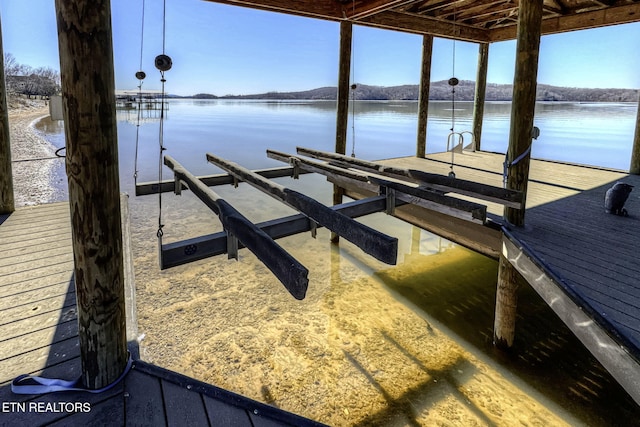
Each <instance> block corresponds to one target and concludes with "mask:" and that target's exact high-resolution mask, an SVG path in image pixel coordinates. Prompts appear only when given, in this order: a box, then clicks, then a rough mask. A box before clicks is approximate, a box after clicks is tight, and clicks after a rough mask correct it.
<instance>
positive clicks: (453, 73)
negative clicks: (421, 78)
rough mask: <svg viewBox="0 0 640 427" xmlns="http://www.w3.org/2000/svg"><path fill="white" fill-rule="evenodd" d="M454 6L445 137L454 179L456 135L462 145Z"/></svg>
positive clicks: (451, 174)
mask: <svg viewBox="0 0 640 427" xmlns="http://www.w3.org/2000/svg"><path fill="white" fill-rule="evenodd" d="M456 12H457V11H456V6H455V4H454V6H453V34H452V35H453V46H452V49H451V56H452V58H451V76H452V77H451V78H450V79H449V86H451V132H450V133H449V136H448V137H447V150H449V149H450V150H451V165H450V166H449V169H450V172H449V177H451V178H455V177H456V174H455V172H454V171H453V156H454V151H455V146H456V145H455V136H456V135H458V137H459V141H458V142H459V143H462V134H460V133H456V131H455V129H456V86H457V85H458V83H460V81H459V80H458V79H457V78H456V39H455V37H456ZM451 141H453V144H451V148H449V142H451Z"/></svg>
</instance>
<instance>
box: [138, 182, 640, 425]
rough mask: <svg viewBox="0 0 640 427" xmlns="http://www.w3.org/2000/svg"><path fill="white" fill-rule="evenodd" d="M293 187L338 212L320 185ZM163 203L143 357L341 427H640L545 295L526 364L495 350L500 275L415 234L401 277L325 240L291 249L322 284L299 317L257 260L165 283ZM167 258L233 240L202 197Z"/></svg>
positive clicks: (525, 336) (184, 203) (212, 265)
mask: <svg viewBox="0 0 640 427" xmlns="http://www.w3.org/2000/svg"><path fill="white" fill-rule="evenodd" d="M280 182H281V183H283V184H284V185H287V186H290V187H294V188H297V189H299V190H302V191H305V192H307V193H311V195H313V196H314V197H316V198H318V199H320V200H321V201H323V202H325V203H328V202H329V200H328V199H329V197H330V188H331V187H330V186H329V185H328V184H327V183H326V181H324V180H323V179H322V178H320V177H303V178H302V179H301V180H299V181H293V180H290V179H282V180H280ZM215 191H216V192H218V193H219V194H220V195H222V196H223V197H224V198H225V199H227V200H228V201H230V202H231V203H232V204H233V205H234V206H236V207H237V208H238V209H239V210H240V211H241V212H242V213H243V214H245V215H246V216H247V217H248V218H249V219H251V220H253V221H256V222H257V221H263V220H267V219H271V218H274V217H277V216H285V215H289V214H291V213H292V211H290V210H288V209H287V208H284V207H282V205H280V204H278V202H276V201H273V200H271V199H270V198H268V197H267V196H266V195H263V194H262V193H259V192H257V190H254V189H252V188H250V187H247V186H246V185H244V184H241V185H240V188H239V189H233V187H231V186H225V187H216V188H215ZM157 206H158V201H157V197H155V196H150V197H142V198H140V197H139V198H134V197H132V198H131V199H130V209H131V217H132V218H131V219H132V233H133V236H132V239H133V248H134V257H135V270H136V287H137V311H138V324H139V332H140V334H141V337H142V340H141V350H142V357H143V359H145V360H148V361H150V362H153V363H156V364H158V365H160V366H163V367H167V368H170V369H173V370H176V371H179V372H181V373H184V374H187V375H189V376H192V377H195V378H197V379H199V380H202V381H206V382H208V383H211V384H214V385H217V386H220V387H223V388H225V389H229V390H231V391H234V392H237V393H240V394H243V395H246V396H248V397H251V398H253V399H256V400H259V401H263V402H266V403H269V404H271V405H274V406H277V407H280V408H282V409H285V410H288V411H292V412H295V413H297V414H300V415H303V416H305V417H309V418H312V419H315V420H318V421H321V422H323V423H327V424H329V425H333V426H349V425H363V426H364V425H367V426H368V425H381V426H396V425H397V426H404V425H414V426H415V425H421V426H431V425H445V426H476V425H477V426H481V425H489V426H491V425H499V426H513V425H524V426H561V425H589V426H598V425H602V426H605V425H628V423H629V422H630V420H636V419H638V407H637V406H636V405H635V403H633V401H632V400H631V399H630V398H629V397H628V396H627V395H626V393H625V392H624V391H623V390H622V389H621V388H620V387H619V386H618V385H617V384H616V383H615V381H614V380H613V379H612V378H611V377H610V376H609V375H608V374H607V372H606V371H605V370H604V369H603V368H602V367H601V366H600V365H599V364H598V363H597V362H596V361H595V360H594V359H593V358H592V357H591V356H590V354H589V353H588V352H587V351H586V350H585V349H584V347H583V346H582V345H581V344H580V342H579V341H577V340H576V339H575V338H574V337H573V336H572V334H571V333H570V332H569V331H568V329H567V328H566V327H565V326H564V325H563V324H562V323H561V322H560V321H559V320H558V319H557V318H556V317H555V315H554V314H553V312H552V311H551V310H550V309H549V308H548V307H547V306H546V305H545V304H544V303H543V302H542V301H541V300H540V298H539V297H538V296H537V295H536V294H535V292H534V291H533V290H531V288H529V287H527V286H523V287H522V288H521V290H520V303H519V307H518V310H519V315H520V317H519V319H518V326H517V328H518V329H517V336H516V344H515V348H514V350H513V352H512V353H510V354H501V353H498V352H496V351H495V350H493V348H492V346H491V336H492V327H493V308H494V305H495V280H496V277H497V263H496V262H495V261H493V260H490V259H487V258H485V257H483V256H480V255H477V254H475V253H473V252H471V251H468V250H466V249H464V248H462V247H459V246H456V245H453V244H451V243H449V242H447V241H446V240H444V239H440V238H439V237H437V236H434V235H432V234H429V233H427V232H425V231H422V230H420V229H418V228H415V227H413V226H410V225H408V224H406V223H403V222H401V221H398V220H396V219H394V218H391V217H388V216H386V215H384V214H376V215H373V216H370V217H368V218H366V219H362V222H365V223H367V224H368V225H370V226H372V227H374V228H376V229H379V230H381V231H383V232H385V233H387V234H390V235H393V236H396V237H398V238H399V258H398V264H397V265H396V266H388V265H385V264H382V263H380V262H378V261H376V260H374V259H373V258H371V257H369V256H367V255H366V254H364V253H363V252H361V251H360V250H359V249H358V248H356V247H355V246H353V245H351V244H350V243H349V242H346V241H341V243H340V244H339V246H336V245H332V244H330V243H329V233H328V232H327V230H324V229H320V230H319V231H318V236H317V238H316V239H313V238H311V236H310V235H309V233H306V234H303V235H298V236H293V237H289V238H285V239H282V240H279V243H280V244H281V245H282V246H283V247H284V248H286V249H287V250H289V251H290V252H291V253H292V254H293V255H294V256H295V257H296V258H297V259H298V260H299V261H300V262H301V263H302V264H303V265H305V266H306V267H307V268H308V269H309V278H310V285H309V290H308V292H307V297H306V298H305V300H303V301H297V300H295V299H294V298H293V297H291V296H290V295H289V294H288V293H287V292H286V290H285V289H284V287H283V286H282V285H281V284H280V283H279V282H278V281H277V279H275V277H274V276H273V275H272V274H271V273H270V272H269V271H268V270H267V269H266V267H264V266H262V264H261V263H260V262H259V261H258V260H257V259H256V258H255V256H253V255H252V254H251V253H250V252H248V251H247V250H241V251H240V259H239V261H235V260H227V258H226V256H219V257H215V258H211V259H207V260H202V261H199V262H196V263H192V264H188V265H185V266H180V267H175V268H172V269H169V270H165V271H159V270H158V267H157V265H158V261H157V241H156V238H155V235H156V230H157V224H158V207H157ZM162 206H163V207H162V222H163V224H165V227H164V232H165V237H164V238H165V242H170V241H175V240H180V239H183V238H188V237H195V236H198V235H202V234H208V233H213V232H216V231H220V230H221V227H220V225H219V222H218V221H217V218H215V216H213V214H211V213H210V212H208V211H207V209H206V208H205V207H204V205H203V204H202V203H201V202H200V201H198V200H197V199H195V197H193V196H192V195H191V194H189V193H188V192H186V193H183V195H182V196H175V195H173V194H165V195H164V196H163V200H162Z"/></svg>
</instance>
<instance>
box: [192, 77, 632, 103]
mask: <svg viewBox="0 0 640 427" xmlns="http://www.w3.org/2000/svg"><path fill="white" fill-rule="evenodd" d="M337 91H338V90H337V88H336V87H321V88H318V89H312V90H306V91H302V92H267V93H260V94H253V95H225V96H220V97H216V96H215V95H210V94H198V95H195V96H193V98H208V99H211V98H222V99H284V100H293V99H310V100H323V99H324V100H333V99H336V96H337ZM474 93H475V82H473V81H469V80H463V81H461V82H460V84H459V85H458V86H456V99H457V100H459V101H473V97H474ZM512 93H513V88H512V85H500V84H492V83H489V84H487V101H510V100H511V95H512ZM353 95H354V97H355V99H358V100H417V99H418V85H403V86H389V87H384V86H368V85H364V84H359V85H358V87H357V88H356V90H355V93H354V94H353ZM429 99H431V100H450V99H451V87H450V86H449V85H448V83H447V81H446V80H443V81H438V82H432V83H431V87H430V91H429ZM538 100H539V101H569V102H637V101H638V91H637V90H636V89H585V88H570V87H558V86H550V85H544V84H539V85H538Z"/></svg>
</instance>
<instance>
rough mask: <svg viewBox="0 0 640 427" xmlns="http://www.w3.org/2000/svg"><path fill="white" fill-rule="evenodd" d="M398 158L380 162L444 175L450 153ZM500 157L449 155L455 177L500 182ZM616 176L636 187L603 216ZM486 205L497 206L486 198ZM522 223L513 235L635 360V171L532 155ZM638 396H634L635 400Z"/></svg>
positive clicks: (638, 321) (638, 211)
mask: <svg viewBox="0 0 640 427" xmlns="http://www.w3.org/2000/svg"><path fill="white" fill-rule="evenodd" d="M427 157H428V158H427V159H418V158H415V157H410V158H397V159H388V160H384V161H381V163H385V164H390V165H394V166H400V167H404V168H410V169H419V170H424V171H427V172H433V173H441V174H446V173H448V172H449V164H448V161H450V159H451V155H450V154H448V153H438V154H433V155H428V156H427ZM503 161H504V156H503V155H498V154H494V153H486V152H476V153H465V154H456V156H455V162H456V165H455V166H454V171H455V173H456V176H457V177H459V178H462V179H469V180H476V181H479V182H483V183H486V184H492V185H502V162H503ZM617 181H624V182H627V183H629V184H631V185H634V186H635V189H634V191H633V192H632V193H631V195H630V197H629V199H628V201H627V203H626V205H625V207H626V209H627V211H628V212H629V216H628V217H619V216H615V215H610V214H606V213H605V211H604V197H605V192H606V191H607V189H609V188H610V187H611V186H613V184H614V183H615V182H617ZM487 206H488V211H489V212H491V213H494V214H498V215H501V214H502V209H501V208H500V207H499V206H495V205H493V204H487ZM526 206H527V211H526V214H525V224H526V225H525V227H523V228H512V229H511V230H510V231H511V233H512V235H513V236H514V237H515V238H517V239H518V240H519V241H520V242H521V243H522V244H524V245H526V247H527V248H529V250H531V251H532V252H533V253H534V254H535V256H536V259H539V260H541V261H542V263H543V264H544V265H545V266H546V268H547V270H548V271H549V273H550V274H551V275H552V276H553V277H556V278H558V282H559V283H558V284H557V286H559V287H560V288H562V289H563V290H564V291H565V292H567V293H568V294H570V295H571V296H572V298H573V299H575V300H577V301H576V304H577V306H578V307H583V308H584V309H585V310H586V312H587V313H591V314H592V316H595V317H597V318H596V319H594V320H596V322H598V323H599V324H600V322H601V323H602V327H603V328H604V330H606V331H608V333H609V334H610V335H612V336H614V337H617V338H615V340H618V341H619V342H620V345H621V346H622V347H623V348H626V349H628V351H629V352H630V353H631V354H632V355H633V357H634V358H635V359H636V363H640V326H639V325H640V281H639V280H638V277H640V262H639V261H638V250H639V249H640V176H634V175H628V174H626V173H624V172H622V171H614V170H608V169H604V168H593V167H583V166H578V165H570V164H565V163H558V162H549V161H540V160H532V162H531V170H530V182H529V187H528V194H527V201H526ZM637 397H638V396H636V398H637Z"/></svg>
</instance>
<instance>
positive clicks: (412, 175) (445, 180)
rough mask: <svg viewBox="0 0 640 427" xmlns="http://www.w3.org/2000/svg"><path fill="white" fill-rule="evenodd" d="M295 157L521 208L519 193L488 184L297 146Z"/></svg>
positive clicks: (520, 195)
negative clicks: (301, 156) (322, 161)
mask: <svg viewBox="0 0 640 427" xmlns="http://www.w3.org/2000/svg"><path fill="white" fill-rule="evenodd" d="M297 152H298V153H299V154H302V155H305V156H309V157H313V158H316V159H320V160H325V161H329V162H337V163H334V164H336V165H340V164H342V166H343V167H351V168H355V169H360V170H363V171H366V172H371V173H375V174H379V175H384V176H388V177H391V178H396V179H402V180H409V181H411V182H415V183H417V184H420V185H421V186H424V187H428V188H431V189H433V190H437V191H442V192H446V193H449V192H452V193H458V194H462V195H465V196H469V197H474V198H476V199H481V200H486V201H489V202H494V203H500V204H502V205H505V206H509V207H513V208H515V209H518V208H520V206H522V193H520V192H518V191H514V190H507V189H504V188H500V187H494V186H491V185H486V184H480V183H477V182H473V181H467V180H464V179H459V178H450V177H448V176H444V175H439V174H433V173H428V172H423V171H419V170H415V169H403V168H397V167H393V166H385V165H382V164H380V163H374V162H369V161H367V160H361V159H355V158H352V157H347V156H341V155H339V154H335V153H328V152H324V151H319V150H312V149H309V148H302V147H297Z"/></svg>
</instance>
